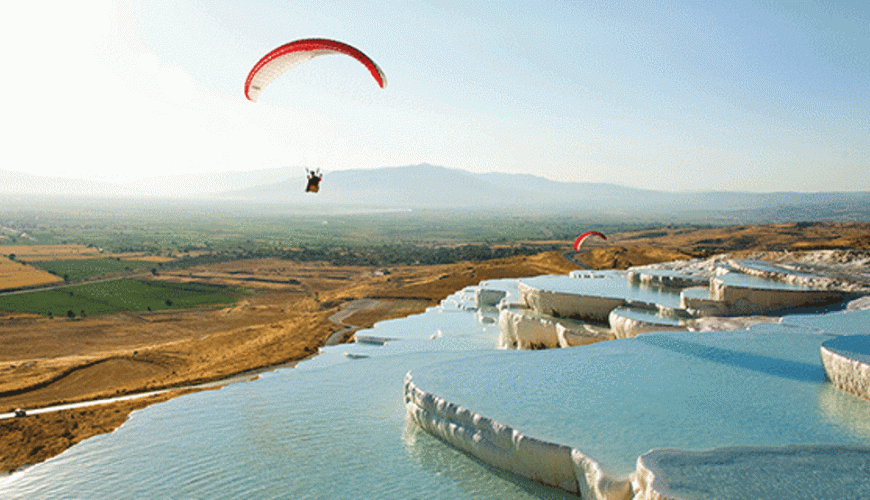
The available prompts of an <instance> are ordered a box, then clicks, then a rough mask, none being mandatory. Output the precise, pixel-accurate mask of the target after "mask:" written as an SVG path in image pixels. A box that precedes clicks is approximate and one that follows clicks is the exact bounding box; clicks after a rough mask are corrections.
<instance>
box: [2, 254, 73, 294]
mask: <svg viewBox="0 0 870 500" xmlns="http://www.w3.org/2000/svg"><path fill="white" fill-rule="evenodd" d="M59 281H63V279H62V278H59V277H57V276H55V275H53V274H49V273H48V272H46V271H43V270H42V269H37V268H35V267H33V266H29V265H25V264H22V263H20V262H15V261H12V260H9V259H8V258H6V257H2V256H0V290H15V289H18V288H26V287H31V286H38V285H47V284H49V283H57V282H59Z"/></svg>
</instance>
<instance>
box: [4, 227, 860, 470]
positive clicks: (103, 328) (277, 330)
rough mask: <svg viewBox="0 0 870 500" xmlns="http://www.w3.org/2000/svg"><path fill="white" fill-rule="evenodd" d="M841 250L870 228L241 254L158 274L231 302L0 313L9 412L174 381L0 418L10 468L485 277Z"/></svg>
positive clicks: (672, 232) (677, 231) (685, 231)
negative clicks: (447, 249)
mask: <svg viewBox="0 0 870 500" xmlns="http://www.w3.org/2000/svg"><path fill="white" fill-rule="evenodd" d="M834 247H836V248H855V249H864V250H867V249H870V224H863V223H862V224H858V223H855V224H778V225H766V226H745V227H739V228H714V229H704V228H700V229H699V228H663V229H660V230H650V231H641V232H636V233H624V234H618V235H611V237H610V238H609V241H608V245H607V246H600V247H592V248H589V249H586V250H585V251H583V252H581V253H580V254H577V255H573V251H570V245H569V244H566V246H565V252H545V253H540V254H537V255H533V256H528V257H511V258H507V259H497V260H490V261H484V262H480V263H469V262H463V263H457V264H449V265H437V266H405V267H392V268H389V269H379V268H369V267H336V266H331V265H328V264H323V263H306V264H300V263H295V262H290V261H284V260H279V259H260V260H240V261H235V262H229V263H223V264H215V265H210V266H207V267H197V268H190V269H185V270H183V271H175V272H167V273H161V274H160V275H159V276H156V277H154V278H155V279H164V280H166V279H169V280H180V281H195V282H198V283H213V284H215V283H216V284H229V285H234V286H240V287H243V288H245V289H247V290H250V293H249V295H246V296H244V297H242V298H241V299H240V300H239V301H238V302H237V303H236V304H235V305H233V306H231V307H226V308H209V309H192V310H186V311H171V312H148V313H123V314H112V315H104V316H95V317H86V318H77V319H74V320H70V319H67V318H54V319H50V318H47V317H42V316H35V315H33V316H30V315H20V314H18V315H16V314H8V313H6V314H2V313H0V412H9V411H11V410H12V409H14V408H40V407H45V406H50V405H56V404H61V403H69V402H78V401H88V400H93V399H99V398H107V397H113V396H118V395H124V394H133V393H141V392H145V391H150V390H155V389H165V388H175V389H176V390H174V391H171V392H167V393H163V394H160V395H156V396H149V397H144V398H139V399H134V400H127V401H124V402H119V403H110V404H102V405H97V406H88V407H85V408H80V409H74V410H63V411H57V412H50V413H42V414H37V415H28V416H27V417H24V418H10V419H5V420H0V436H2V439H0V472H9V471H14V470H16V469H17V468H19V467H22V466H25V465H29V464H34V463H37V462H40V461H43V460H45V459H47V458H49V457H51V456H54V455H56V454H58V453H60V452H61V451H63V450H64V449H66V448H68V447H70V446H72V445H74V444H75V443H77V442H79V441H81V440H83V439H86V438H88V437H91V436H93V435H96V434H99V433H103V432H110V431H112V430H113V429H115V428H117V427H118V426H119V425H121V424H122V423H123V422H124V421H125V420H126V417H127V415H128V414H129V413H130V412H131V411H133V410H135V409H138V408H142V407H144V406H147V405H149V404H152V403H154V402H158V401H161V400H165V399H168V398H170V397H174V396H177V395H179V394H181V393H183V392H186V391H189V390H190V389H187V387H188V386H189V385H191V384H195V383H199V382H205V381H214V380H221V379H224V378H226V377H228V376H231V375H235V374H239V373H245V372H249V371H254V370H257V369H260V368H265V367H269V366H274V365H279V364H283V363H288V362H293V361H298V360H301V359H304V358H306V357H308V356H310V355H312V354H314V353H316V352H317V349H318V348H319V347H320V346H322V345H324V343H325V342H326V341H327V339H329V338H330V336H331V335H333V334H334V333H336V332H341V331H343V333H342V334H341V337H342V340H347V339H350V338H351V336H352V335H353V331H354V330H353V329H346V328H345V325H346V324H351V325H355V326H356V327H368V326H371V325H372V324H374V323H375V322H377V321H381V320H385V319H390V318H396V317H403V316H407V315H410V314H414V313H418V312H421V311H423V310H424V309H425V308H426V307H427V306H431V305H434V304H437V303H438V301H439V300H441V299H442V298H444V297H446V296H447V295H449V294H451V293H453V292H455V291H456V290H459V289H461V288H463V287H465V286H468V285H474V284H477V283H479V282H481V281H483V280H487V279H496V278H508V277H521V276H535V275H540V274H564V273H567V272H568V271H571V270H573V269H577V268H581V267H588V268H593V269H604V268H616V269H624V268H626V267H629V266H633V265H643V264H650V263H654V262H663V261H671V260H678V259H688V258H693V257H706V256H707V255H710V254H713V253H720V252H741V253H745V252H750V251H755V250H793V251H799V250H809V249H816V248H834ZM574 259H576V260H574ZM356 299H374V300H369V301H366V303H365V304H366V307H364V308H361V309H359V310H354V311H353V312H352V313H350V314H348V315H347V316H346V317H344V316H345V315H344V314H341V313H342V311H343V310H345V311H346V309H343V308H346V307H348V306H353V305H355V304H357V303H355V302H354V301H355V300H356ZM331 317H332V320H331V319H330V318H331ZM337 318H342V319H341V320H338V319H337ZM341 323H343V324H341Z"/></svg>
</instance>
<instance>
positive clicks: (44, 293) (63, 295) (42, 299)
mask: <svg viewBox="0 0 870 500" xmlns="http://www.w3.org/2000/svg"><path fill="white" fill-rule="evenodd" d="M240 294H241V291H240V290H238V289H233V288H228V287H222V286H215V285H201V284H196V283H171V282H166V281H140V280H133V279H116V280H111V281H104V282H99V283H88V284H83V285H72V286H66V287H61V288H55V289H51V290H40V291H33V292H26V293H18V294H10V295H4V296H0V310H2V311H8V312H19V313H34V314H42V315H48V314H51V315H53V316H68V315H69V312H70V311H72V313H73V315H75V316H81V315H82V313H84V314H85V315H98V314H107V313H115V312H123V311H146V310H150V311H158V310H163V309H186V308H190V307H196V306H203V305H220V304H231V303H233V302H235V301H236V298H237V297H238V296H239V295H240Z"/></svg>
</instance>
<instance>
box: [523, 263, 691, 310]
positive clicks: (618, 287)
mask: <svg viewBox="0 0 870 500" xmlns="http://www.w3.org/2000/svg"><path fill="white" fill-rule="evenodd" d="M588 273H590V274H592V273H591V272H588ZM594 275H595V276H597V278H592V279H590V278H572V277H570V276H538V277H535V278H522V279H520V280H519V281H520V282H521V283H525V284H527V285H529V286H531V287H533V288H537V289H541V290H547V291H551V292H563V293H571V294H577V295H587V296H593V297H613V298H622V299H627V300H632V301H637V302H645V303H649V304H661V305H664V306H668V307H679V306H680V293H679V291H678V290H673V289H668V288H662V287H658V286H646V285H639V284H636V283H631V282H629V281H628V280H627V279H626V273H624V272H621V271H596V272H595V273H594ZM577 276H582V275H577Z"/></svg>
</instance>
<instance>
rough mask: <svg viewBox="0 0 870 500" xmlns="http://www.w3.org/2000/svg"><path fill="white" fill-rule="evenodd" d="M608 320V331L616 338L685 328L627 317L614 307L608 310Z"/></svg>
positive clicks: (683, 328)
mask: <svg viewBox="0 0 870 500" xmlns="http://www.w3.org/2000/svg"><path fill="white" fill-rule="evenodd" d="M608 321H609V322H610V331H611V332H613V336H614V337H616V338H618V339H628V338H632V337H637V336H638V335H640V334H641V333H650V332H664V331H684V330H687V328H686V327H685V326H681V325H672V324H665V323H653V322H649V321H642V320H639V319H634V318H629V317H627V316H623V315H621V314H619V309H614V310H613V311H611V312H610V317H609V318H608Z"/></svg>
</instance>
